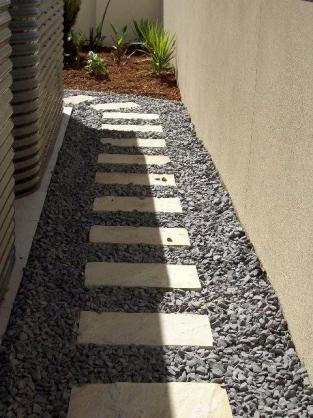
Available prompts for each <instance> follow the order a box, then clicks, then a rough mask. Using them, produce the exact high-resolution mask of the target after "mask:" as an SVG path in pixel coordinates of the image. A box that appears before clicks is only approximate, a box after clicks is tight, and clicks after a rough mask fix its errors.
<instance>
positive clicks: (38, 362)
mask: <svg viewBox="0 0 313 418" xmlns="http://www.w3.org/2000/svg"><path fill="white" fill-rule="evenodd" d="M76 93H77V94H81V92H76ZM76 93H75V94H76ZM69 94H72V93H70V92H66V95H69ZM87 94H93V95H95V96H97V98H98V100H97V102H111V101H112V102H114V101H136V102H137V103H139V104H141V105H142V109H144V111H145V112H151V113H159V114H160V115H161V118H160V123H161V124H162V126H163V128H165V131H164V134H152V135H149V134H143V135H140V137H152V138H166V141H167V148H166V150H165V151H163V150H161V149H158V150H148V149H147V150H144V152H145V153H150V154H161V153H163V152H164V153H165V154H166V155H168V156H170V158H171V160H172V164H170V165H169V166H166V168H160V167H159V168H158V167H150V168H149V169H146V168H144V167H133V168H132V169H131V170H128V171H129V172H142V173H144V172H158V173H162V172H164V173H175V178H176V182H177V186H178V188H177V190H176V189H173V188H170V187H165V188H163V187H151V188H150V187H139V186H133V185H132V186H100V185H96V184H95V182H94V179H95V173H96V170H97V165H96V159H97V155H98V154H99V153H100V152H103V151H107V152H118V153H122V150H121V149H120V148H116V147H112V146H104V145H101V143H100V141H99V139H100V138H101V137H105V136H108V137H112V133H108V132H106V131H102V132H101V131H99V128H100V126H101V124H102V123H103V121H102V120H101V113H102V112H97V111H95V110H93V109H92V108H91V107H90V104H88V103H83V104H81V105H77V106H75V108H74V111H73V115H72V118H71V121H70V124H69V127H68V129H67V132H66V137H65V140H64V144H63V147H62V149H61V152H60V155H59V158H58V161H57V165H56V169H55V171H54V174H53V176H52V181H51V184H50V187H49V191H48V195H47V199H46V202H45V205H44V209H43V213H42V216H41V218H40V222H39V225H38V228H37V231H36V235H35V239H34V242H33V245H32V250H31V254H30V257H29V260H28V264H27V267H26V269H25V272H24V276H23V280H22V284H21V287H20V289H19V292H18V295H17V298H16V301H15V304H14V308H13V311H12V315H11V320H10V323H9V326H8V329H7V332H6V334H5V337H4V339H3V342H2V345H1V346H0V416H1V417H8V418H11V417H12V418H13V417H32V418H37V417H38V418H39V417H40V418H49V417H53V418H63V417H66V414H67V408H68V403H69V398H70V391H71V388H72V387H73V386H75V385H78V384H83V383H90V382H94V383H95V382H103V383H105V382H117V381H133V382H152V381H154V382H165V381H197V382H216V383H220V384H221V385H222V386H223V387H225V388H226V389H227V392H228V395H229V399H230V403H231V406H232V410H233V414H234V416H235V417H254V418H257V417H294V418H299V417H300V418H301V417H303V418H304V417H313V395H312V394H313V389H312V386H311V385H310V382H309V379H308V375H307V373H306V370H305V369H304V368H303V367H302V366H301V364H300V361H299V359H298V357H297V355H296V353H295V350H294V346H293V343H292V341H291V338H290V334H289V332H288V328H287V324H286V322H285V320H284V317H283V314H282V312H281V310H280V307H279V304H278V300H277V297H276V296H275V293H274V291H273V289H272V287H271V286H270V284H269V282H268V281H267V279H266V274H265V272H264V271H262V268H261V266H260V262H259V260H258V258H257V256H256V254H255V252H254V250H253V247H252V246H251V244H250V243H249V240H248V239H247V236H246V235H245V232H244V231H243V229H242V227H241V225H240V223H239V222H238V220H237V218H236V215H235V213H234V209H233V207H232V204H231V201H230V198H229V196H228V194H227V193H226V191H225V190H224V188H223V185H222V183H221V181H220V179H219V177H218V174H217V172H216V170H215V168H214V165H213V163H212V161H211V159H210V156H209V155H208V153H207V152H206V150H205V149H204V147H203V146H202V144H201V143H200V141H199V140H198V139H197V137H196V135H195V132H194V129H193V126H192V124H191V121H190V118H189V116H188V113H187V111H186V109H185V108H184V106H183V105H182V104H181V103H179V102H173V101H166V100H158V99H151V98H147V97H139V96H129V95H117V94H113V93H112V94H104V93H101V94H96V93H87ZM93 103H95V102H93ZM138 111H140V109H138ZM118 122H119V121H116V120H114V121H112V123H118ZM120 122H121V123H122V121H120ZM107 123H110V121H107ZM123 123H124V121H123ZM125 123H133V121H126V122H125ZM142 123H151V122H150V121H146V122H145V121H142ZM153 123H158V122H157V121H154V122H153ZM128 136H129V135H127V134H123V133H120V134H119V135H115V137H128ZM138 136H139V135H138ZM129 151H131V152H132V153H138V152H137V151H136V150H135V149H133V148H132V149H129ZM99 170H102V171H121V167H118V166H110V167H106V168H104V167H101V168H100V167H99ZM123 171H126V169H125V170H123ZM111 194H112V195H115V196H126V195H130V196H159V197H162V196H168V197H170V196H178V197H180V199H181V202H182V206H183V209H184V214H182V215H166V214H158V215H156V214H141V213H130V214H125V213H116V214H112V213H108V214H101V215H95V214H93V213H92V204H93V200H94V198H95V197H96V196H102V195H111ZM94 224H103V225H133V226H135V225H136V226H140V225H144V226H158V225H160V226H167V227H175V226H177V227H185V228H187V230H188V232H189V234H190V238H191V241H192V248H191V249H177V248H155V247H150V246H144V245H137V246H127V245H125V246H117V245H111V246H96V245H91V244H89V243H88V232H89V229H90V226H91V225H94ZM100 260H102V261H124V262H161V263H184V264H189V263H192V264H196V265H197V269H198V272H199V276H200V280H201V283H202V285H203V289H202V290H201V291H200V292H196V291H185V290H179V289H177V290H174V291H166V290H162V289H121V288H114V289H113V288H107V289H100V290H99V289H96V290H90V291H87V290H86V289H84V286H83V281H84V277H83V273H84V267H85V264H86V262H87V261H100ZM81 310H94V311H98V312H101V311H126V312H194V313H199V314H208V315H209V318H210V322H211V326H212V330H213V335H214V339H215V346H214V349H213V350H207V349H203V348H199V347H198V348H197V347H179V348H177V347H166V348H164V347H163V348H162V347H160V348H147V347H136V346H130V347H99V346H93V345H90V346H77V345H76V337H77V326H78V318H79V313H80V311H81ZM156 332H157V330H156Z"/></svg>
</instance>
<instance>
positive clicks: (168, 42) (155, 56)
mask: <svg viewBox="0 0 313 418" xmlns="http://www.w3.org/2000/svg"><path fill="white" fill-rule="evenodd" d="M147 47H148V48H149V49H148V51H149V53H150V56H151V67H152V72H153V73H155V74H161V73H164V72H169V71H172V70H173V68H174V66H173V65H172V64H171V62H172V59H173V57H174V52H175V37H174V36H172V35H170V34H169V33H167V32H165V31H163V30H161V31H160V30H159V28H151V29H150V30H149V33H148V43H147Z"/></svg>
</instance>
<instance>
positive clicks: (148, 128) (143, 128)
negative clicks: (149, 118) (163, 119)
mask: <svg viewBox="0 0 313 418" xmlns="http://www.w3.org/2000/svg"><path fill="white" fill-rule="evenodd" d="M101 129H103V130H107V131H119V132H158V133H162V132H163V128H162V126H161V125H111V124H103V125H102V126H101Z"/></svg>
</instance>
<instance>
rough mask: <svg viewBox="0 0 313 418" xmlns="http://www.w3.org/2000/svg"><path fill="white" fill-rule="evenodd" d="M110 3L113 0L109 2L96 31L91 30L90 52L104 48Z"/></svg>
mask: <svg viewBox="0 0 313 418" xmlns="http://www.w3.org/2000/svg"><path fill="white" fill-rule="evenodd" d="M110 3H111V0H108V1H107V4H106V6H105V9H104V12H103V15H102V19H101V21H100V22H99V23H98V25H97V27H96V31H94V29H93V28H91V29H90V31H89V50H91V51H95V50H98V49H100V48H102V47H103V41H104V39H105V36H104V35H102V31H103V25H104V22H105V18H106V15H107V13H108V9H109V6H110Z"/></svg>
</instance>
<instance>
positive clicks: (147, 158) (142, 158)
mask: <svg viewBox="0 0 313 418" xmlns="http://www.w3.org/2000/svg"><path fill="white" fill-rule="evenodd" d="M170 162H171V160H170V159H169V157H167V156H166V155H144V154H138V155H134V154H100V155H99V156H98V164H135V165H164V164H168V163H170Z"/></svg>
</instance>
